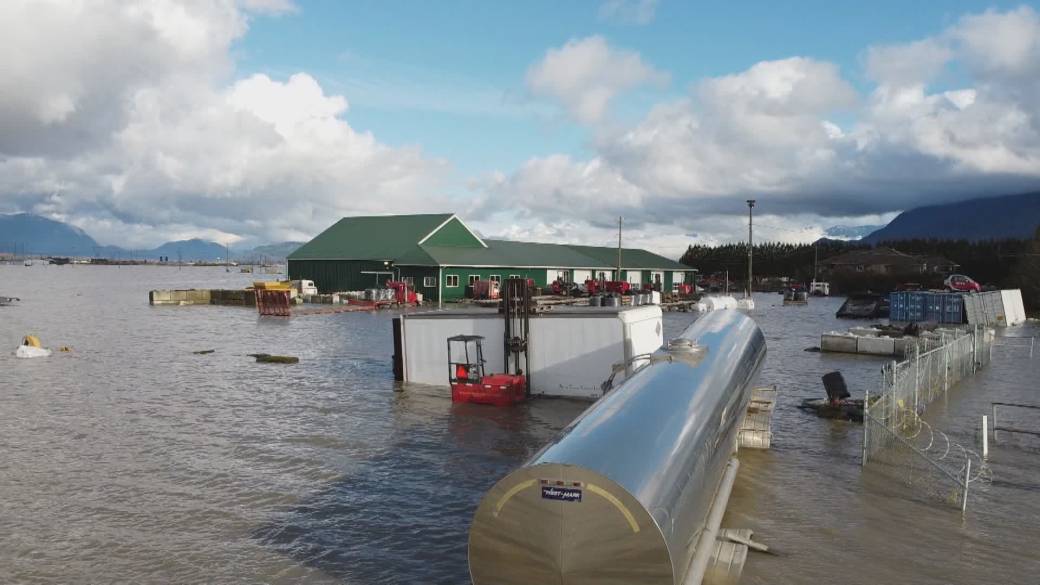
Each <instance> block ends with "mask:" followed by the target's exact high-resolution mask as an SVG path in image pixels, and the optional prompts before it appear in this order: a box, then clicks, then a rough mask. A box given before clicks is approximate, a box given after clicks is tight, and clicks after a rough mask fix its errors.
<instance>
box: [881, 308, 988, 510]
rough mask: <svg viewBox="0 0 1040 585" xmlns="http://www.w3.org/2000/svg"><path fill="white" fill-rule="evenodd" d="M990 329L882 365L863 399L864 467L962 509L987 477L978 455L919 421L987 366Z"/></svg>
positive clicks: (976, 330)
mask: <svg viewBox="0 0 1040 585" xmlns="http://www.w3.org/2000/svg"><path fill="white" fill-rule="evenodd" d="M993 338H994V331H993V330H992V329H987V328H983V327H975V328H973V329H972V330H969V331H966V332H957V333H952V334H950V335H949V336H948V337H947V336H943V337H941V338H940V343H939V345H938V346H937V347H934V348H932V349H928V350H927V351H921V348H920V346H917V347H915V348H914V349H913V350H912V354H911V355H910V357H909V358H908V359H906V360H904V361H902V362H891V363H889V364H886V365H885V366H884V367H883V368H882V372H881V388H880V392H879V393H878V394H876V395H873V396H872V395H870V394H869V393H868V395H867V396H866V397H865V400H864V416H863V465H864V466H866V465H867V464H868V463H870V464H871V466H872V468H873V469H877V470H879V471H883V472H885V473H888V474H890V475H892V476H893V477H895V478H899V479H902V480H904V481H905V482H906V483H907V484H908V485H912V486H914V487H915V489H918V490H920V491H923V492H924V493H926V494H927V495H929V496H931V497H933V498H935V499H938V500H940V501H944V502H949V503H950V504H953V505H956V506H957V507H959V508H960V509H961V510H962V511H964V510H965V508H966V506H967V501H968V487H969V485H970V484H971V483H972V482H973V481H978V480H979V479H986V478H987V477H988V473H989V472H988V468H987V467H986V466H985V464H984V462H983V460H982V458H981V457H979V455H978V453H976V452H975V451H972V450H970V449H966V448H964V447H963V446H961V445H959V444H957V443H954V442H953V441H951V440H950V438H949V437H948V436H947V435H946V434H945V433H943V432H942V431H939V430H937V429H933V428H932V427H931V425H929V424H928V423H927V422H925V421H924V420H922V419H921V414H923V413H924V412H925V410H926V409H927V407H928V405H929V404H931V403H932V402H933V401H934V400H935V399H937V398H940V397H945V396H946V394H947V392H949V390H950V388H952V387H953V386H954V385H956V384H957V383H958V382H960V381H961V380H963V379H964V378H967V377H968V376H970V375H972V374H974V373H975V372H976V371H977V370H978V369H979V368H982V367H985V366H986V365H988V364H989V362H990V359H991V357H992V351H993Z"/></svg>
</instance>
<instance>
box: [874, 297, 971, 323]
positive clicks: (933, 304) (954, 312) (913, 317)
mask: <svg viewBox="0 0 1040 585" xmlns="http://www.w3.org/2000/svg"><path fill="white" fill-rule="evenodd" d="M888 300H889V320H890V321H897V322H914V323H944V324H953V325H956V324H960V323H963V322H964V299H963V298H962V297H961V294H960V293H946V292H930V291H899V292H894V293H891V294H890V295H889V297H888Z"/></svg>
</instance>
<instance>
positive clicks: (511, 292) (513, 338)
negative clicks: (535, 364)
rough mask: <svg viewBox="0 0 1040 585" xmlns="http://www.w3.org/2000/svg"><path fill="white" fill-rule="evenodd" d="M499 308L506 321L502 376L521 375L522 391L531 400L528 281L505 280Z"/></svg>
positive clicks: (521, 279) (529, 292)
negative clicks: (523, 381) (523, 379)
mask: <svg viewBox="0 0 1040 585" xmlns="http://www.w3.org/2000/svg"><path fill="white" fill-rule="evenodd" d="M501 307H502V308H501V311H502V316H503V318H504V319H505V352H504V355H505V364H504V365H505V372H506V373H507V374H521V373H522V374H523V375H524V378H525V385H526V389H525V390H526V392H527V395H528V396H530V394H531V358H530V356H529V355H528V338H529V334H530V330H531V289H530V287H529V286H528V284H527V279H525V278H507V279H506V282H505V287H504V288H503V290H502V304H501ZM521 359H522V360H523V361H521Z"/></svg>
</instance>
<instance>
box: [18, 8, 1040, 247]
mask: <svg viewBox="0 0 1040 585" xmlns="http://www.w3.org/2000/svg"><path fill="white" fill-rule="evenodd" d="M53 39H63V42H61V43H55V42H53ZM0 54H3V55H5V56H6V59H5V63H4V71H3V72H2V73H0V127H2V128H4V129H5V131H4V132H3V133H0V213H12V212H32V213H36V214H40V215H44V216H47V217H50V218H53V219H58V220H62V221H68V222H71V223H73V224H75V225H76V226H78V227H80V228H82V229H84V230H85V231H87V232H88V233H90V234H91V235H92V236H94V237H95V238H96V239H98V240H99V241H100V242H101V243H104V244H110V243H118V244H121V245H128V246H133V247H150V246H154V245H156V244H159V243H161V242H162V241H164V240H170V239H179V238H189V237H201V238H207V239H211V240H214V241H218V242H222V243H223V242H227V243H231V244H234V245H236V246H238V245H251V244H256V243H263V242H266V241H280V240H304V239H308V238H310V237H312V236H313V235H315V234H316V233H318V232H320V231H321V230H323V229H324V228H326V227H327V226H328V225H329V224H330V223H331V222H333V221H334V220H335V219H337V218H339V217H342V216H346V215H362V214H389V213H410V212H444V211H454V212H457V213H458V214H460V215H461V216H462V217H464V218H465V219H466V220H467V221H468V222H469V224H470V225H471V226H473V227H474V228H475V229H477V230H479V231H480V232H481V233H484V234H485V235H489V236H496V237H506V238H513V239H527V240H535V241H571V242H575V243H591V244H600V243H604V242H608V241H611V240H612V239H613V237H614V236H613V232H614V228H613V226H614V225H616V221H617V217H618V216H623V217H624V218H625V225H626V230H625V231H626V237H627V238H628V239H629V242H630V243H631V244H632V245H640V246H644V247H647V248H650V249H654V250H657V251H660V252H663V253H668V254H671V255H676V256H677V255H678V254H680V253H681V252H682V251H683V250H684V249H685V248H686V246H687V245H689V244H691V243H694V242H697V243H718V242H726V241H733V240H738V239H741V238H743V237H744V234H745V233H746V232H745V230H746V223H745V222H746V217H745V211H746V208H745V205H744V200H745V199H747V198H749V197H754V198H756V199H758V201H759V204H758V207H757V208H756V215H757V216H758V217H759V218H760V221H761V223H760V225H761V226H762V229H761V231H762V233H761V235H762V237H763V238H765V239H771V240H785V241H812V240H815V239H816V238H818V237H820V236H821V235H823V234H824V233H825V232H826V230H827V228H828V227H830V226H836V225H851V226H862V225H872V224H879V223H885V222H887V221H888V220H890V219H891V218H892V217H894V216H895V215H896V214H898V213H899V212H900V211H902V210H905V209H909V208H913V207H918V206H922V205H930V204H937V203H943V202H948V201H955V200H960V199H965V198H971V197H978V196H986V195H1002V194H1008V193H1016V192H1024V191H1029V190H1037V189H1040V11H1038V10H1037V9H1036V7H1035V6H1033V5H1032V4H1030V3H1022V2H969V1H960V2H955V1H949V2H896V1H887V0H883V1H875V2H871V3H853V2H833V1H829V2H824V1H803V2H775V1H774V2H743V3H736V2H680V1H677V0H594V1H583V2H542V1H525V2H447V1H442V2H419V1H408V2H404V1H401V2H386V1H384V2H342V1H332V0H323V1H308V0H136V1H135V2H133V3H127V2H125V1H124V0H94V1H93V2H92V3H91V4H90V5H89V6H86V5H84V4H82V3H76V2H67V3H62V2H56V3H54V4H52V5H48V8H47V9H46V10H44V9H41V8H40V5H39V4H37V3H35V2H33V0H8V1H6V2H0Z"/></svg>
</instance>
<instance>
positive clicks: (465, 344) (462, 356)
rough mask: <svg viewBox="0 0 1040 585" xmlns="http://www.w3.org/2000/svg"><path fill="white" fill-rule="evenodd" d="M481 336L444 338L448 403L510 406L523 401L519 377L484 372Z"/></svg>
mask: <svg viewBox="0 0 1040 585" xmlns="http://www.w3.org/2000/svg"><path fill="white" fill-rule="evenodd" d="M483 341H484V336H482V335H456V336H454V337H449V338H448V378H449V380H450V382H451V401H452V402H473V403H476V404H492V405H494V406H510V405H513V404H516V403H518V402H523V401H524V400H527V381H526V378H525V376H524V375H523V374H491V375H490V376H489V375H487V374H486V373H485V371H484V348H483V345H482V344H483Z"/></svg>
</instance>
